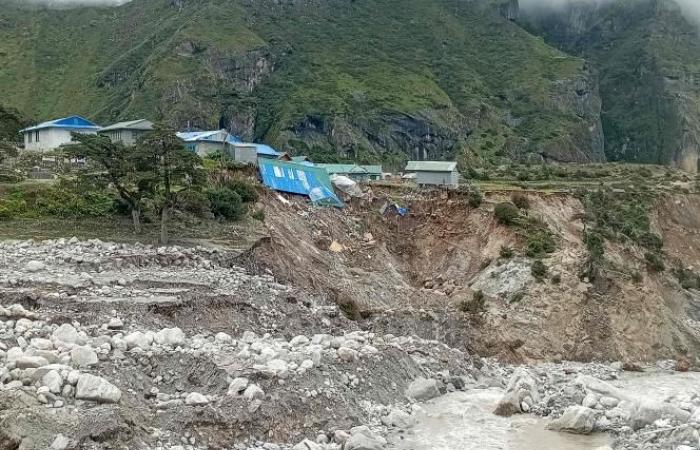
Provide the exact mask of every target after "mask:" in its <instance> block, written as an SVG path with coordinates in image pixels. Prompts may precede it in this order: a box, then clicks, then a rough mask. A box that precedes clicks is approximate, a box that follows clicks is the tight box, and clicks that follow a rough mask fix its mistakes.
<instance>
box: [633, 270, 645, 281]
mask: <svg viewBox="0 0 700 450" xmlns="http://www.w3.org/2000/svg"><path fill="white" fill-rule="evenodd" d="M642 280H643V277H642V273H641V272H640V271H638V270H635V271H634V272H632V281H634V282H635V283H641V282H642Z"/></svg>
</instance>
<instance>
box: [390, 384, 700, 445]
mask: <svg viewBox="0 0 700 450" xmlns="http://www.w3.org/2000/svg"><path fill="white" fill-rule="evenodd" d="M610 383H611V384H613V385H614V386H616V387H618V388H620V389H621V390H622V391H623V392H624V393H626V394H627V395H628V396H629V397H630V398H640V399H641V398H644V399H647V400H652V399H654V400H657V401H664V400H665V399H668V398H673V397H678V396H680V397H684V396H688V395H692V394H696V395H699V396H700V374H699V373H677V372H676V373H669V372H660V371H657V372H645V373H625V374H624V375H623V376H622V377H621V378H620V379H619V380H615V381H612V382H610ZM502 394H503V391H502V390H501V389H497V388H492V389H476V390H472V391H467V392H455V393H452V394H448V395H445V396H442V397H439V398H437V399H435V400H433V401H431V402H428V403H425V404H423V405H422V410H421V411H419V412H417V413H416V415H415V419H416V425H415V426H413V427H412V428H410V429H408V430H407V431H404V432H397V433H395V434H393V435H391V436H390V439H389V440H390V442H391V443H392V447H393V448H396V449H402V450H592V449H595V448H597V447H601V446H605V445H609V444H610V443H611V440H612V439H611V438H610V436H608V435H606V434H593V435H589V436H584V435H576V434H569V433H559V432H555V431H549V430H546V429H545V426H546V424H547V422H548V420H547V419H542V418H539V417H536V416H532V415H526V414H524V415H515V416H512V417H499V416H496V415H494V414H493V413H492V411H493V410H494V408H495V407H496V403H497V402H498V400H499V399H500V397H501V396H502Z"/></svg>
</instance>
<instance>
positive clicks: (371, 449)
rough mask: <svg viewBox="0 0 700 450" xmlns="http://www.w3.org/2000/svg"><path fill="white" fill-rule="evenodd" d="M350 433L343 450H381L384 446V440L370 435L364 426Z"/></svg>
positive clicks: (372, 434)
mask: <svg viewBox="0 0 700 450" xmlns="http://www.w3.org/2000/svg"><path fill="white" fill-rule="evenodd" d="M350 433H351V436H350V438H348V440H347V441H346V442H345V446H344V447H343V449H344V450H382V449H383V448H384V446H385V445H386V439H384V438H383V437H381V436H379V435H377V434H375V433H372V432H371V431H370V430H369V428H367V427H366V426H361V427H355V428H353V429H352V430H351V431H350Z"/></svg>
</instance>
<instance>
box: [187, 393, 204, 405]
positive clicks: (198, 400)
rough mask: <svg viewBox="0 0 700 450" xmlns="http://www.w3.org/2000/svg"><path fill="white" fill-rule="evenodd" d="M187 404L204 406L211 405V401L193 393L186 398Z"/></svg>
mask: <svg viewBox="0 0 700 450" xmlns="http://www.w3.org/2000/svg"><path fill="white" fill-rule="evenodd" d="M185 404H186V405H190V406H203V405H207V404H209V399H208V398H207V397H205V396H204V395H202V394H200V393H199V392H192V393H190V394H188V395H187V397H185Z"/></svg>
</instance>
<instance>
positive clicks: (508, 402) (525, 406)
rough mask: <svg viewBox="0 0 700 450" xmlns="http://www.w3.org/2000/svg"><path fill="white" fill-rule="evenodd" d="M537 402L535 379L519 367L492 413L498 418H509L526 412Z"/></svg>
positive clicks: (537, 394)
mask: <svg viewBox="0 0 700 450" xmlns="http://www.w3.org/2000/svg"><path fill="white" fill-rule="evenodd" d="M538 401H539V393H538V392H537V382H536V381H535V378H534V377H533V376H532V375H531V374H530V372H529V371H528V370H527V369H525V368H524V367H519V368H518V369H516V370H515V372H513V375H512V376H511V377H510V380H509V381H508V386H506V391H505V393H504V394H503V397H501V399H500V400H499V401H498V404H497V405H496V409H495V410H494V412H493V413H494V414H496V415H499V416H511V415H513V414H519V413H522V412H527V411H529V410H530V407H532V406H533V405H534V404H535V403H537V402H538Z"/></svg>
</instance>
